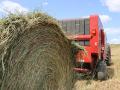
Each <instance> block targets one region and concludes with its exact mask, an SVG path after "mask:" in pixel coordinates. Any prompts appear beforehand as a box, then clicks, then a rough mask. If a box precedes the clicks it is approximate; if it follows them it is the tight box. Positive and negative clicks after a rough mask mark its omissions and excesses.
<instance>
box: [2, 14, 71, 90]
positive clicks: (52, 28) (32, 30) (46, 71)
mask: <svg viewBox="0 0 120 90" xmlns="http://www.w3.org/2000/svg"><path fill="white" fill-rule="evenodd" d="M0 24H1V28H0V29H1V30H0V31H1V34H0V35H1V38H0V43H3V42H4V50H3V53H2V60H1V61H3V62H4V64H3V66H4V67H5V68H4V70H3V73H2V85H1V90H71V89H72V86H73V72H72V66H73V65H72V57H71V56H72V53H71V45H70V42H69V41H68V40H67V38H66V37H65V36H64V34H63V32H62V30H61V28H60V27H59V25H58V24H57V23H56V20H54V19H53V18H51V17H50V16H48V15H46V14H43V13H40V12H34V13H28V14H26V15H15V14H12V15H10V16H9V17H7V18H4V19H2V20H1V23H0Z"/></svg>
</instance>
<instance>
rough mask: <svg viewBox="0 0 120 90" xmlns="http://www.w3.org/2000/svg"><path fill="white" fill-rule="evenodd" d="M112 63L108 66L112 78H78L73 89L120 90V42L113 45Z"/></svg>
mask: <svg viewBox="0 0 120 90" xmlns="http://www.w3.org/2000/svg"><path fill="white" fill-rule="evenodd" d="M111 52H112V63H113V64H112V65H111V66H109V67H108V73H109V75H110V78H109V79H108V80H106V81H98V80H90V81H88V80H77V81H76V83H75V86H74V89H73V90H120V44H118V45H111Z"/></svg>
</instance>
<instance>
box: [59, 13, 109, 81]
mask: <svg viewBox="0 0 120 90" xmlns="http://www.w3.org/2000/svg"><path fill="white" fill-rule="evenodd" d="M59 23H60V24H61V26H62V28H63V30H64V31H65V34H66V36H67V37H68V39H69V40H71V41H74V42H75V43H77V44H79V45H81V46H83V47H84V48H85V50H86V52H87V55H85V54H83V51H82V50H79V51H78V52H77V53H76V54H75V57H76V58H75V67H74V71H75V72H77V73H89V72H90V73H92V74H94V75H95V76H96V77H97V78H98V79H100V80H103V79H106V78H107V65H110V63H111V51H110V45H109V44H108V43H107V39H106V34H105V32H104V28H103V25H102V23H101V20H100V18H99V16H98V15H91V16H90V17H87V18H80V19H69V20H68V19H65V20H60V21H59Z"/></svg>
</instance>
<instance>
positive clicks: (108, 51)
mask: <svg viewBox="0 0 120 90" xmlns="http://www.w3.org/2000/svg"><path fill="white" fill-rule="evenodd" d="M105 60H106V64H107V66H110V65H111V50H110V45H109V44H107V45H106V59H105Z"/></svg>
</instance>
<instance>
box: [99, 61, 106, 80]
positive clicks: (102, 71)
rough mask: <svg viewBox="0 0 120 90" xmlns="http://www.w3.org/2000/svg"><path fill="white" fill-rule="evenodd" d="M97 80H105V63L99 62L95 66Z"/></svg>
mask: <svg viewBox="0 0 120 90" xmlns="http://www.w3.org/2000/svg"><path fill="white" fill-rule="evenodd" d="M97 79H98V80H106V79H107V65H106V62H105V61H103V60H101V61H100V62H99V63H98V66H97Z"/></svg>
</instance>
